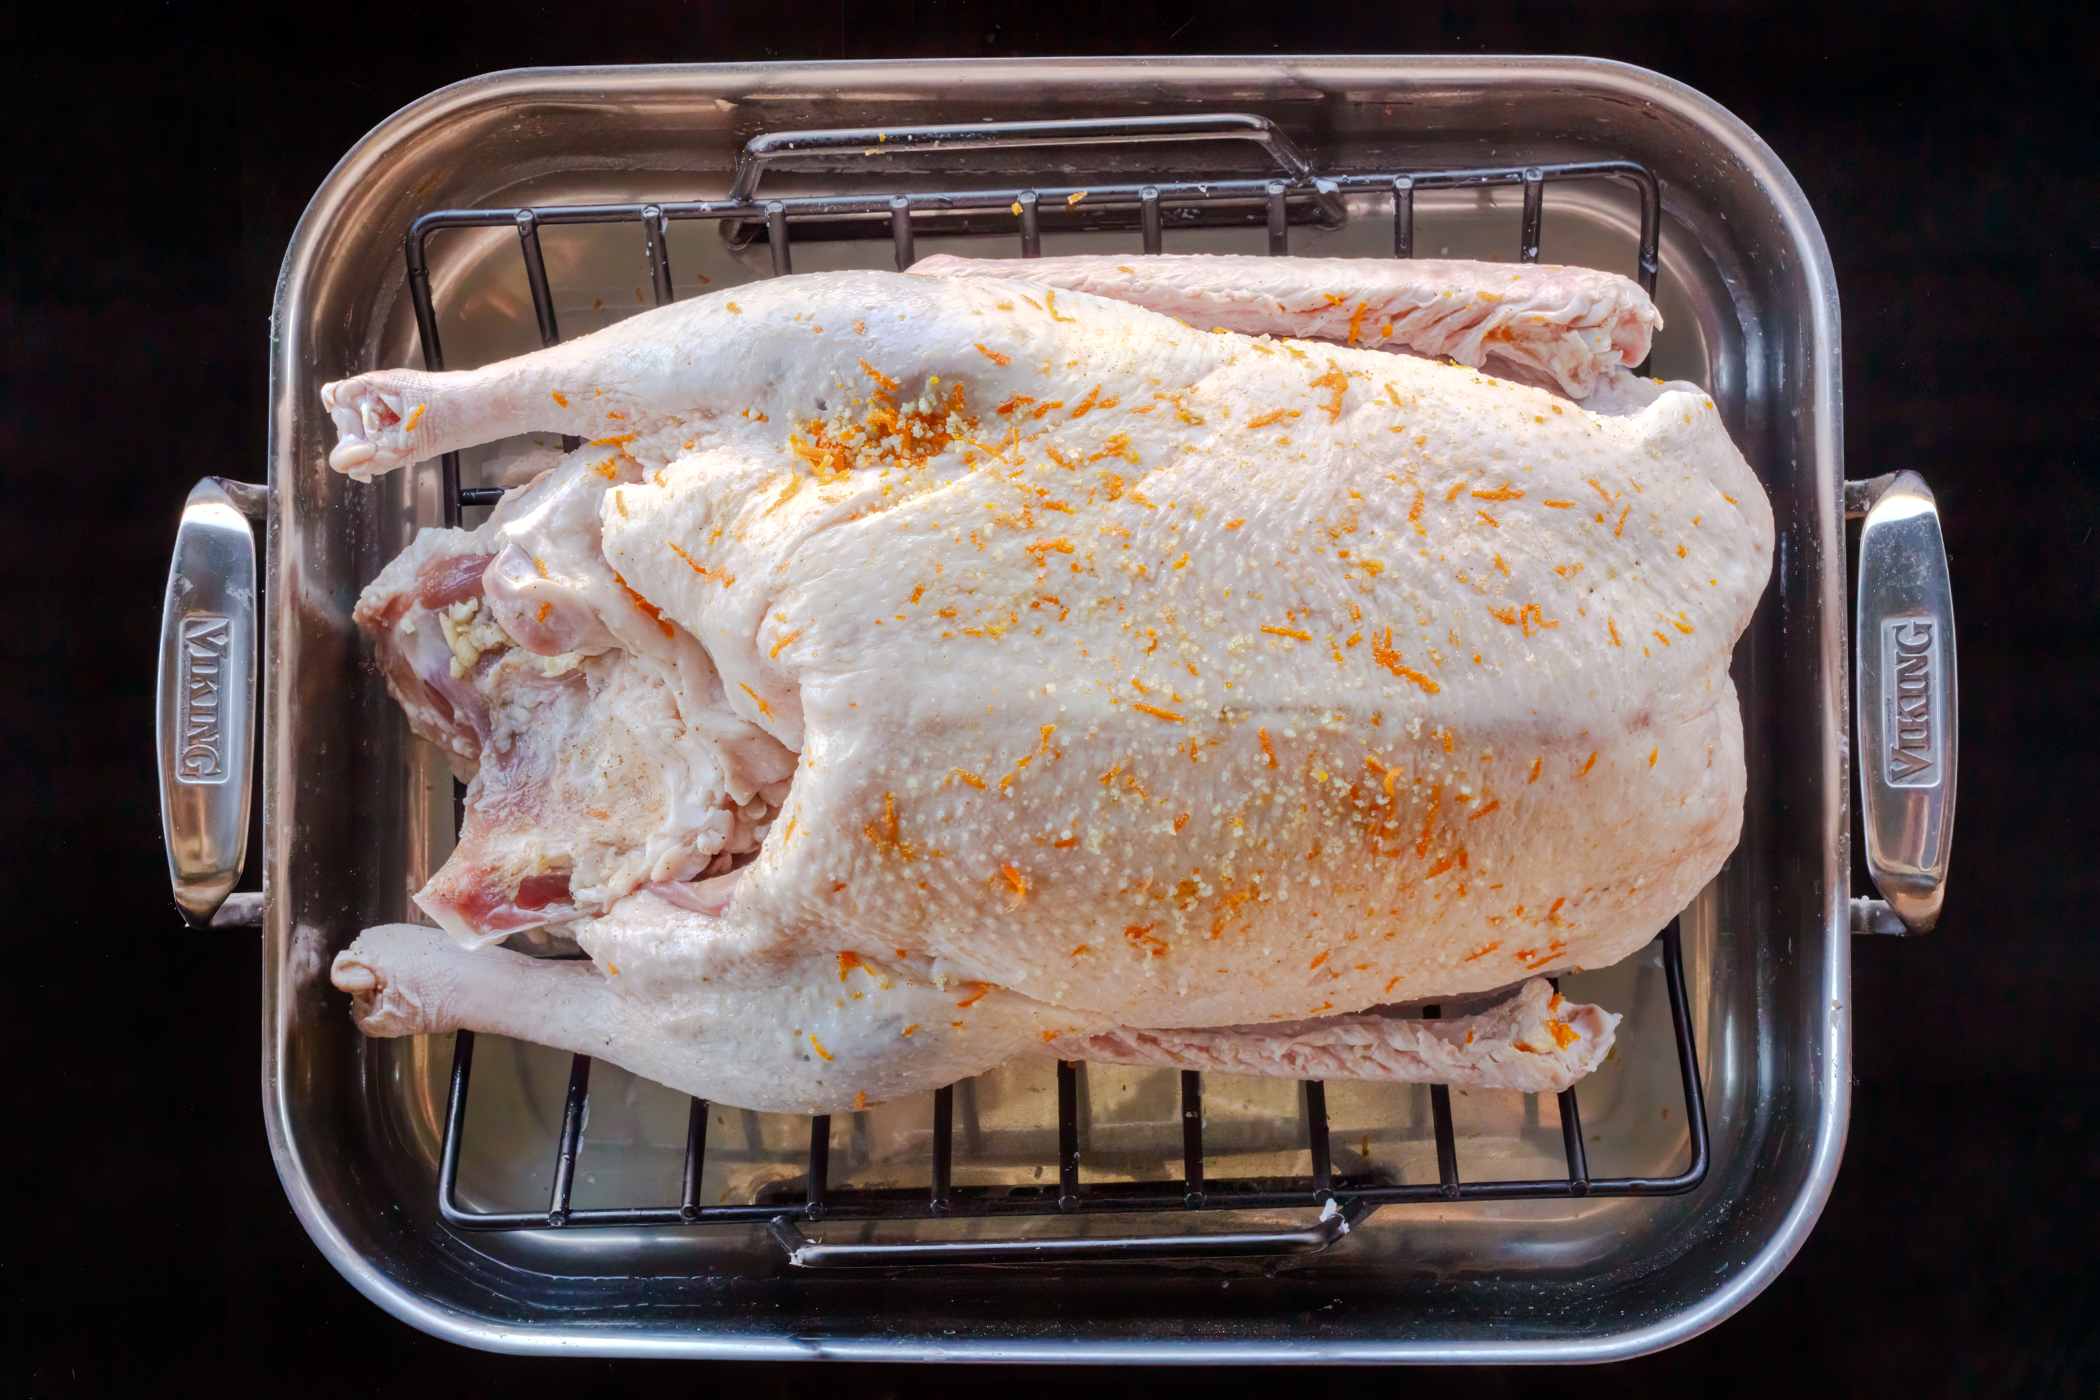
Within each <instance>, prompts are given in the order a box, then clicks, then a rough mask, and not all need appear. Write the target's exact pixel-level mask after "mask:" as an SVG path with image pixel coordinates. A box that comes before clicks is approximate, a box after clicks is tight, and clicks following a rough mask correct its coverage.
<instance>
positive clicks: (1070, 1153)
mask: <svg viewBox="0 0 2100 1400" xmlns="http://www.w3.org/2000/svg"><path fill="white" fill-rule="evenodd" d="M1079 1206H1080V1199H1079V1066H1078V1065H1076V1064H1074V1063H1073V1062H1072V1061H1070V1060H1059V1061H1058V1062H1057V1208H1058V1209H1059V1210H1062V1211H1074V1210H1077V1209H1079Z"/></svg>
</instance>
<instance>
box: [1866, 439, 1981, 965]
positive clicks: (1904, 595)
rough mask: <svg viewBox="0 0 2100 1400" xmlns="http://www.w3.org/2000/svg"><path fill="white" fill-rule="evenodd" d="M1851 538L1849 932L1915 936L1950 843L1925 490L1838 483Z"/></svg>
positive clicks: (1941, 604) (1940, 563) (1945, 697)
mask: <svg viewBox="0 0 2100 1400" xmlns="http://www.w3.org/2000/svg"><path fill="white" fill-rule="evenodd" d="M1845 514H1846V516H1847V518H1859V517H1864V518H1865V520H1866V524H1865V525H1864V526H1863V527H1862V529H1861V531H1860V538H1859V591H1858V596H1857V600H1856V607H1857V610H1858V626H1857V629H1856V631H1855V634H1854V641H1853V646H1854V665H1853V675H1854V677H1855V685H1856V686H1857V690H1856V692H1855V696H1854V707H1855V710H1856V714H1857V719H1856V723H1857V725H1858V735H1859V792H1860V808H1861V812H1862V814H1863V815H1864V816H1865V818H1866V828H1867V868H1868V870H1869V871H1871V872H1872V874H1873V876H1874V885H1875V888H1877V889H1878V890H1880V892H1881V895H1882V898H1881V899H1854V900H1853V901H1852V929H1853V932H1855V933H1924V932H1926V931H1927V930H1929V929H1930V928H1931V927H1932V926H1933V924H1934V923H1935V922H1937V921H1938V919H1939V916H1940V901H1941V900H1942V899H1943V898H1944V897H1945V895H1946V890H1947V853H1948V848H1949V846H1950V844H1951V843H1952V840H1953V835H1954V778H1955V739H1956V724H1955V700H1956V685H1955V669H1954V594H1953V591H1952V588H1951V586H1950V585H1949V582H1948V577H1947V548H1946V544H1945V542H1944V541H1943V539H1942V538H1941V535H1940V515H1939V510H1938V508H1937V507H1936V506H1935V505H1934V503H1933V499H1932V490H1931V488H1929V487H1928V486H1926V484H1925V482H1924V480H1923V478H1921V477H1919V475H1918V474H1917V473H1916V472H1892V473H1890V474H1889V475H1887V476H1877V477H1875V478H1873V479H1872V480H1869V481H1848V482H1846V483H1845Z"/></svg>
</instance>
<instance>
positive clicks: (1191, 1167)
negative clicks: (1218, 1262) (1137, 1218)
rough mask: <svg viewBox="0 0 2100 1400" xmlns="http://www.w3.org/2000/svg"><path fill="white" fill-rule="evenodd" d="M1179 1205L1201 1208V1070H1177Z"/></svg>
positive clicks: (1194, 1208)
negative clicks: (1178, 1081)
mask: <svg viewBox="0 0 2100 1400" xmlns="http://www.w3.org/2000/svg"><path fill="white" fill-rule="evenodd" d="M1181 1185H1182V1204H1183V1205H1185V1206H1187V1207H1188V1208H1189V1209H1190V1210H1201V1209H1202V1208H1203V1072H1202V1071H1201V1070H1193V1069H1185V1070H1183V1071H1182V1072H1181Z"/></svg>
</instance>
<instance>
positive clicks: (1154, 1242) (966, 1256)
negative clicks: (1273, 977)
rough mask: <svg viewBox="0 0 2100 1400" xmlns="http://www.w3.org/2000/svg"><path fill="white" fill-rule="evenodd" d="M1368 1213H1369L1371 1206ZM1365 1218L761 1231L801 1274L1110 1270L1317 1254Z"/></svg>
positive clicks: (1338, 1210)
mask: <svg viewBox="0 0 2100 1400" xmlns="http://www.w3.org/2000/svg"><path fill="white" fill-rule="evenodd" d="M1372 1209H1376V1207H1375V1206H1374V1207H1372ZM1369 1213H1370V1212H1369V1211H1368V1210H1365V1209H1364V1208H1363V1207H1362V1206H1361V1205H1357V1204H1351V1205H1348V1206H1344V1205H1342V1204H1341V1203H1340V1202H1338V1201H1334V1200H1329V1201H1328V1203H1327V1205H1326V1207H1325V1208H1324V1209H1323V1210H1322V1211H1321V1212H1320V1218H1319V1219H1318V1220H1317V1221H1315V1222H1314V1223H1313V1224H1311V1225H1307V1226H1304V1227H1302V1228H1299V1229H1295V1230H1257V1231H1245V1232H1239V1233H1234V1234H1213V1235H1203V1234H1183V1235H1142V1236H1129V1235H1092V1236H1077V1237H1073V1236H1063V1237H1057V1238H1050V1239H1043V1238H1014V1239H1002V1240H918V1241H912V1242H908V1243H906V1242H900V1243H893V1244H819V1243H818V1242H817V1241H815V1240H812V1239H811V1238H809V1236H807V1235H805V1234H803V1233H802V1232H801V1231H800V1230H798V1229H796V1228H795V1226H794V1223H793V1222H792V1221H790V1220H789V1219H788V1218H787V1217H786V1216H784V1215H783V1216H776V1217H775V1218H774V1219H773V1220H772V1222H771V1223H770V1224H768V1225H767V1227H766V1229H767V1232H768V1233H770V1234H771V1235H772V1236H773V1239H774V1241H775V1242H776V1243H778V1244H779V1245H780V1247H781V1248H782V1249H784V1250H786V1251H787V1257H788V1262H789V1263H790V1264H793V1265H794V1266H795V1267H797V1268H801V1269H852V1268H864V1269H874V1268H894V1267H896V1266H898V1265H903V1264H1047V1263H1064V1262H1070V1261H1074V1260H1088V1261H1092V1260H1100V1261H1106V1262H1112V1263H1121V1262H1128V1261H1131V1260H1142V1259H1235V1258H1259V1257H1262V1256H1265V1255H1278V1254H1317V1253H1319V1252H1320V1251H1321V1250H1323V1249H1326V1248H1327V1247H1328V1246H1329V1245H1332V1244H1334V1243H1335V1242H1336V1241H1337V1240H1340V1239H1341V1238H1342V1237H1343V1236H1344V1235H1347V1234H1348V1233H1349V1229H1350V1227H1351V1226H1352V1225H1354V1224H1356V1223H1357V1222H1358V1221H1359V1220H1361V1219H1362V1218H1363V1217H1364V1216H1365V1215H1368V1214H1369Z"/></svg>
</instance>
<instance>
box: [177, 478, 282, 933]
mask: <svg viewBox="0 0 2100 1400" xmlns="http://www.w3.org/2000/svg"><path fill="white" fill-rule="evenodd" d="M268 504H269V488H268V487H264V486H250V485H247V484H246V483H243V482H238V481H227V480H224V479H222V478H219V477H206V478H205V479H204V480H202V481H200V482H198V483H197V485H196V487H195V488H194V489H193V490H191V492H190V496H189V500H188V501H187V502H186V503H184V505H183V508H182V523H181V525H180V526H179V527H178V529H177V530H176V533H175V558H174V562H173V563H172V564H171V565H170V566H169V569H168V596H167V601H166V603H165V604H164V606H163V607H162V609H161V615H160V684H159V686H158V689H157V693H156V696H155V706H154V708H155V719H156V724H157V729H156V737H157V740H158V743H157V746H156V747H157V750H158V754H159V759H160V821H161V832H162V834H163V835H164V836H165V837H166V839H167V844H168V876H169V879H170V880H171V881H172V882H173V884H174V886H175V903H176V905H177V906H178V907H179V908H180V909H181V910H182V917H183V918H184V919H185V920H187V921H188V922H189V924H190V926H191V927H192V928H205V927H208V926H212V925H214V924H219V925H224V924H226V923H229V922H233V923H255V922H259V921H260V920H259V917H258V916H259V915H260V912H261V910H260V900H259V897H257V896H254V895H233V885H234V882H235V881H236V880H238V879H240V877H241V864H242V862H243V861H244V860H246V858H247V854H248V803H249V800H250V793H251V790H252V789H253V786H254V784H253V783H252V782H251V781H250V779H251V776H252V774H253V771H254V763H255V657H256V650H255V615H256V592H255V530H254V527H253V525H252V524H251V523H250V516H251V515H259V514H261V513H262V512H264V511H265V510H267V508H268ZM230 895H232V896H233V897H232V898H231V899H229V898H228V896H230ZM221 906H224V908H223V909H222V907H221ZM215 916H216V917H215Z"/></svg>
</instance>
